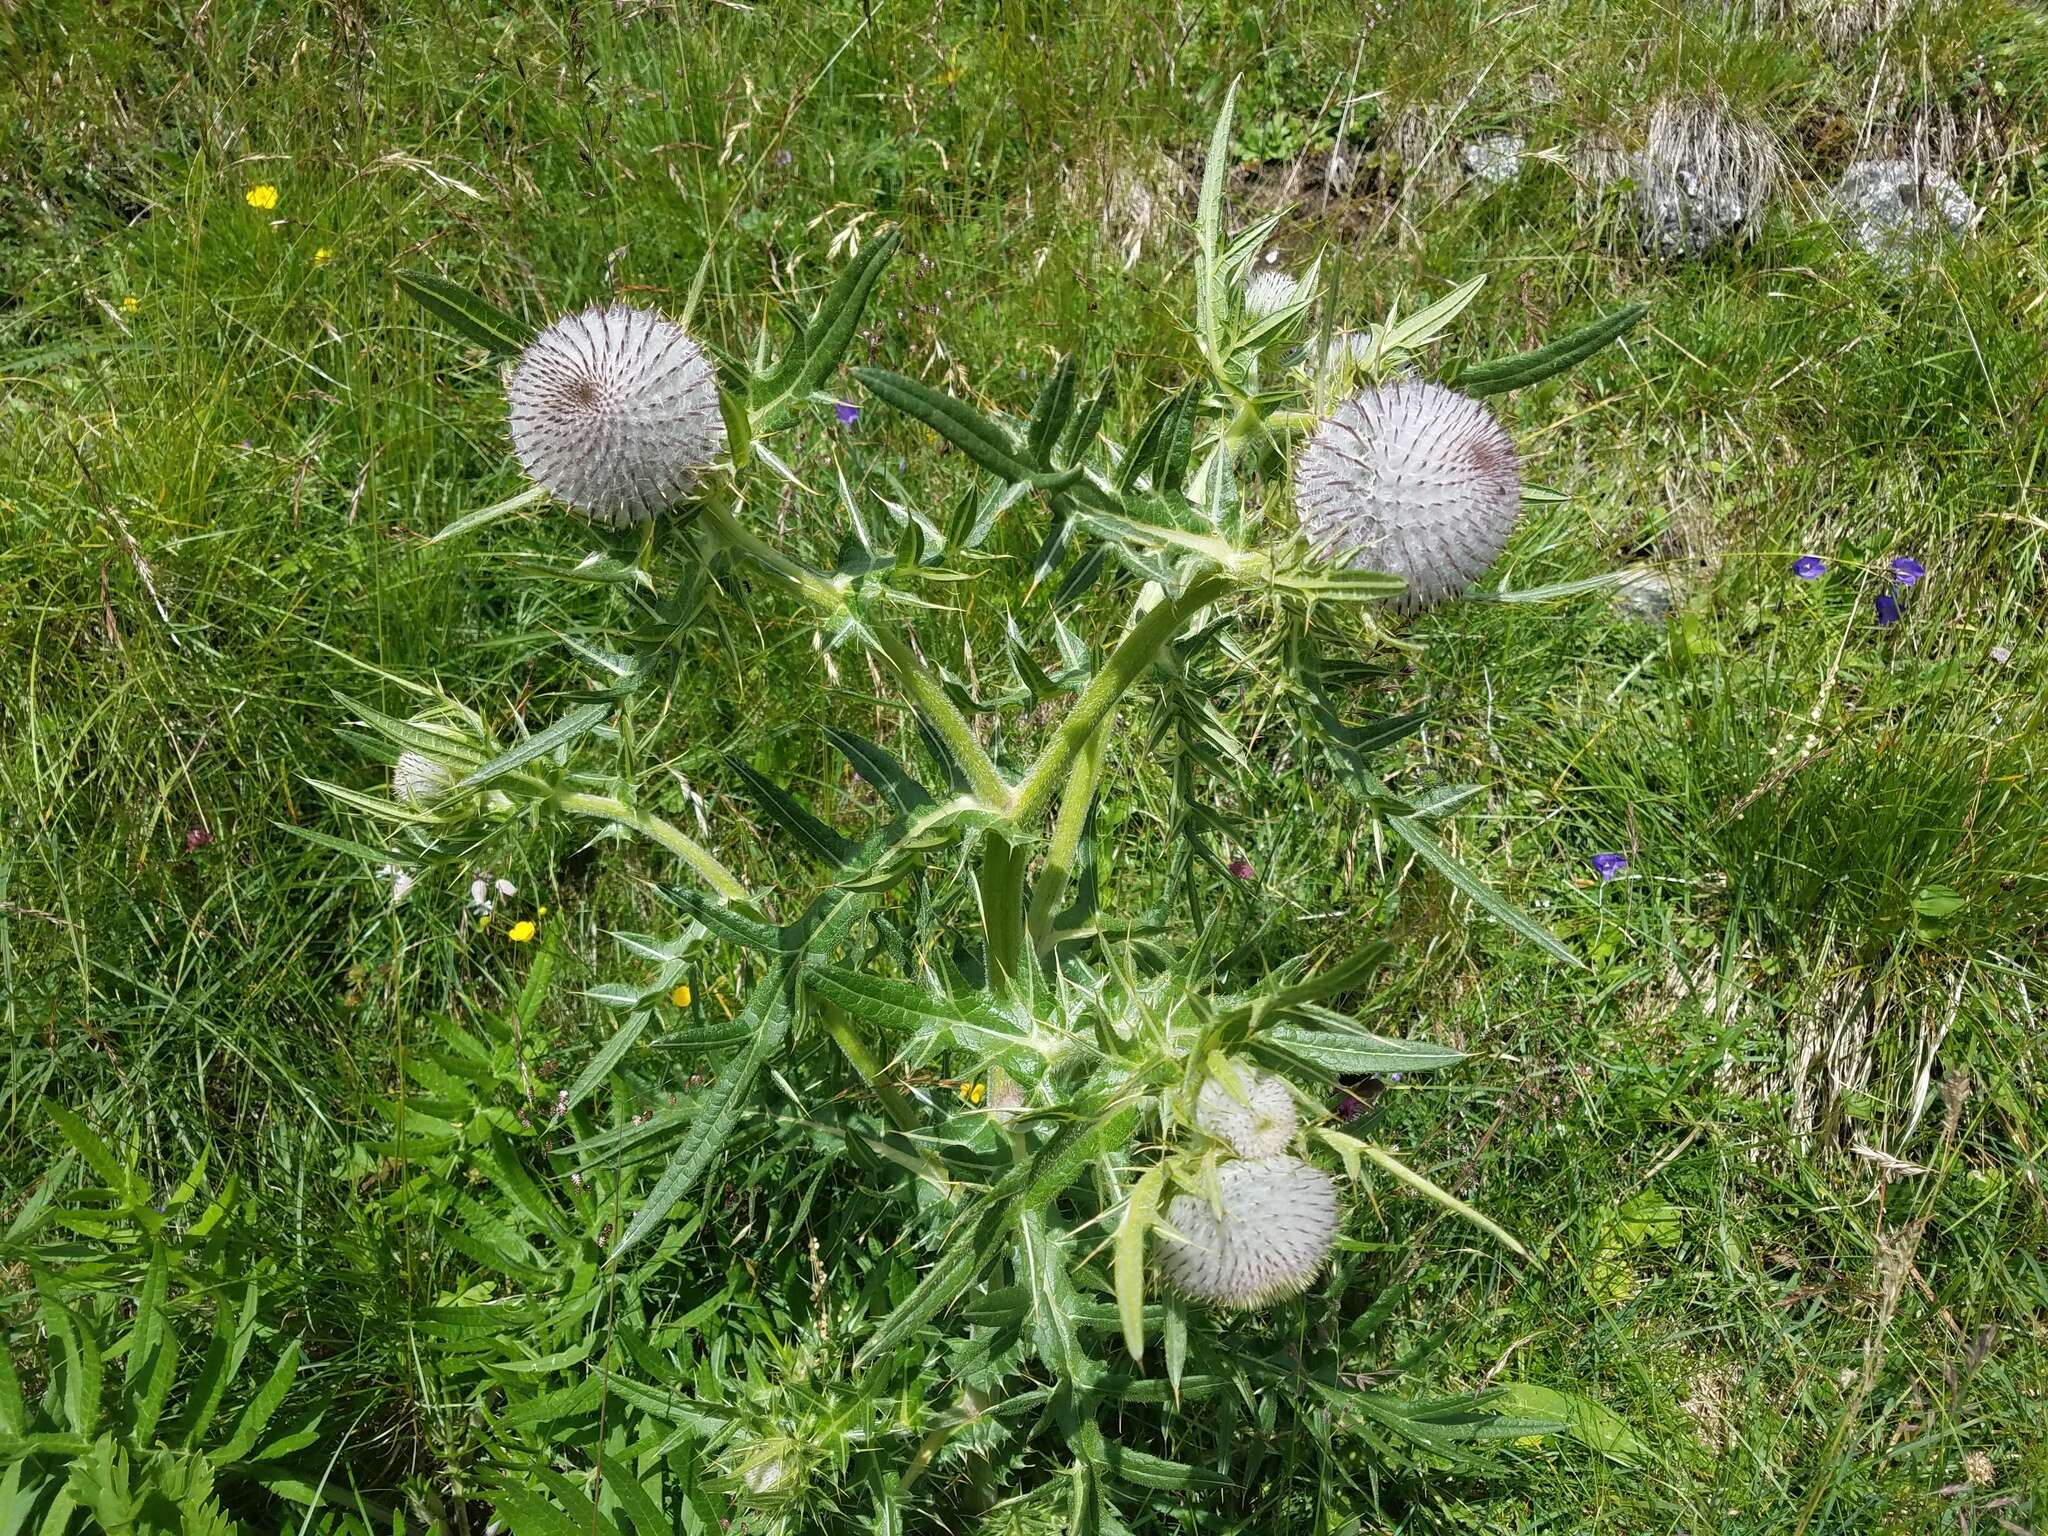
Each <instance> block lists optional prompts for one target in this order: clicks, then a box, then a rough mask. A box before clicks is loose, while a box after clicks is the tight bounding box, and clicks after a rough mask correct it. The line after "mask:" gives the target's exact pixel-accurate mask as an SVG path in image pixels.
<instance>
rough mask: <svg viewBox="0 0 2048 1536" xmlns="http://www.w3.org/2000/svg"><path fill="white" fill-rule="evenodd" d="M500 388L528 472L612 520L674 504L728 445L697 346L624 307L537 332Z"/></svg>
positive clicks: (677, 330)
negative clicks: (508, 378)
mask: <svg viewBox="0 0 2048 1536" xmlns="http://www.w3.org/2000/svg"><path fill="white" fill-rule="evenodd" d="M506 395H507V397H508V399H509V400H510V402H511V413H512V446H513V449H514V451H515V452H517V454H518V455H519V462H520V463H521V464H522V465H523V466H525V469H526V472H527V473H528V474H529V475H531V476H533V478H534V479H535V480H537V481H539V482H540V483H541V484H542V485H544V486H546V487H547V488H548V489H549V490H550V491H553V492H554V493H555V494H556V495H557V496H559V497H561V498H562V500H564V501H566V502H568V503H569V504H570V505H571V506H574V507H580V508H582V509H583V510H584V511H585V512H587V513H589V514H590V516H591V517H593V518H594V519H596V520H597V521H599V522H603V523H610V524H611V525H613V526H614V527H623V526H625V525H626V524H628V523H637V522H641V521H644V520H645V519H647V518H650V517H652V516H653V515H654V514H655V513H657V512H660V511H662V510H664V509H665V508H668V507H671V506H674V505H675V504H676V502H678V501H679V500H681V499H682V498H683V497H684V496H685V495H686V494H688V492H689V490H690V487H691V486H692V485H693V484H694V483H695V482H696V478H697V474H698V472H699V471H700V470H702V469H703V468H704V466H705V465H707V464H709V463H710V462H711V461H712V460H713V459H714V458H716V457H717V455H718V453H719V451H720V450H721V449H722V448H723V447H724V446H725V420H724V418H723V417H722V416H721V415H720V414H719V410H718V384H717V381H716V379H715V378H714V377H713V375H712V371H711V363H710V360H709V359H708V358H706V357H705V355H704V352H703V349H702V348H700V347H699V346H698V345H697V344H696V343H695V342H694V341H692V340H691V339H690V338H689V337H688V336H687V335H685V334H684V332H683V329H682V327H681V326H678V325H675V324H673V323H672V322H670V321H667V320H664V319H663V318H662V317H661V316H659V315H656V314H651V313H649V312H648V311H647V310H644V309H630V308H628V307H626V306H625V305H623V304H611V305H599V306H595V307H593V308H590V309H586V310H584V311H583V312H582V313H581V314H574V315H565V316H563V317H562V318H561V319H560V320H557V321H556V322H555V323H554V324H553V325H551V326H549V327H548V328H547V329H546V330H544V331H542V332H541V333H540V335H539V336H537V337H535V338H534V340H533V343H532V344H531V345H530V346H528V347H527V349H526V351H525V352H524V353H523V354H522V355H521V357H520V359H519V366H518V367H517V368H516V369H515V370H514V371H513V374H512V382H511V384H510V385H509V386H508V387H507V389H506Z"/></svg>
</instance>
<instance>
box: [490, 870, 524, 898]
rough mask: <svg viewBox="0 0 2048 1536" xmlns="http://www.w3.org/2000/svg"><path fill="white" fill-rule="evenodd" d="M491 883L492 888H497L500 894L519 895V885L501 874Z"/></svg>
mask: <svg viewBox="0 0 2048 1536" xmlns="http://www.w3.org/2000/svg"><path fill="white" fill-rule="evenodd" d="M491 884H492V888H493V889H494V890H496V891H497V893H498V894H499V895H500V896H517V895H518V894H519V887H518V886H516V885H514V884H513V883H512V882H511V881H510V880H507V879H506V878H505V877H504V876H502V875H500V876H499V877H498V878H497V879H496V880H494V881H492V882H491Z"/></svg>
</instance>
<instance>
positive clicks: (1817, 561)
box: [1792, 555, 1828, 581]
mask: <svg viewBox="0 0 2048 1536" xmlns="http://www.w3.org/2000/svg"><path fill="white" fill-rule="evenodd" d="M1827 573H1828V563H1827V561H1825V560H1823V559H1821V557H1820V556H1819V555H1801V556H1800V557H1799V558H1798V559H1797V560H1794V561H1793V562H1792V574H1793V575H1794V576H1797V577H1798V578H1799V579H1800V580H1801V581H1819V580H1820V579H1821V577H1823V576H1825V575H1827Z"/></svg>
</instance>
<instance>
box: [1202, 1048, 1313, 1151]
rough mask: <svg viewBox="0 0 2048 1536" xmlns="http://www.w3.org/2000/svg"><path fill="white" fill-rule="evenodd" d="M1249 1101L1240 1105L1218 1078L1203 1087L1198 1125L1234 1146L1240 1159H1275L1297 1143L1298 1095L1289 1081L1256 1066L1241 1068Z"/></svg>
mask: <svg viewBox="0 0 2048 1536" xmlns="http://www.w3.org/2000/svg"><path fill="white" fill-rule="evenodd" d="M1237 1077H1238V1085H1239V1086H1240V1087H1242V1088H1243V1089H1244V1096H1245V1102H1243V1103H1241V1104H1240V1103H1239V1102H1238V1101H1237V1100H1236V1099H1235V1098H1233V1097H1232V1096H1231V1092H1230V1090H1229V1089H1228V1088H1226V1087H1225V1086H1224V1085H1223V1083H1222V1082H1221V1081H1220V1080H1219V1079H1217V1078H1213V1077H1212V1078H1210V1079H1209V1080H1208V1081H1207V1082H1205V1083H1203V1084H1202V1091H1201V1093H1199V1094H1198V1095H1197V1096H1196V1098H1195V1124H1197V1125H1199V1126H1200V1127H1201V1128H1202V1129H1203V1130H1205V1131H1207V1132H1208V1133H1209V1134H1210V1135H1211V1136H1214V1137H1216V1138H1217V1139H1218V1140H1219V1141H1225V1142H1228V1143H1229V1144H1230V1149H1231V1150H1232V1151H1233V1152H1235V1153H1237V1155H1238V1156H1239V1157H1272V1156H1275V1155H1276V1154H1278V1153H1281V1152H1285V1151H1286V1150H1287V1144H1288V1143H1289V1142H1290V1141H1292V1140H1294V1127H1295V1118H1294V1094H1293V1093H1292V1092H1291V1091H1290V1090H1289V1089H1288V1086H1287V1081H1286V1079H1285V1078H1280V1077H1275V1076H1274V1075H1273V1074H1272V1073H1270V1072H1261V1071H1259V1070H1258V1069H1257V1068H1255V1067H1245V1066H1240V1067H1239V1068H1238V1069H1237Z"/></svg>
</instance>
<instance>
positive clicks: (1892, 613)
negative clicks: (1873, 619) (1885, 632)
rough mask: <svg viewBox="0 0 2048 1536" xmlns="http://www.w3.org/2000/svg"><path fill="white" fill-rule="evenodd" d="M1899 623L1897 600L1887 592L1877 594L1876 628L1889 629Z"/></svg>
mask: <svg viewBox="0 0 2048 1536" xmlns="http://www.w3.org/2000/svg"><path fill="white" fill-rule="evenodd" d="M1898 622H1899V600H1898V599H1897V598H1896V597H1893V596H1892V595H1891V593H1889V592H1880V593H1878V594H1877V627H1878V628H1879V629H1889V628H1891V626H1892V625H1894V624H1896V623H1898Z"/></svg>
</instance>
